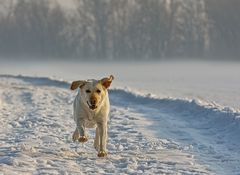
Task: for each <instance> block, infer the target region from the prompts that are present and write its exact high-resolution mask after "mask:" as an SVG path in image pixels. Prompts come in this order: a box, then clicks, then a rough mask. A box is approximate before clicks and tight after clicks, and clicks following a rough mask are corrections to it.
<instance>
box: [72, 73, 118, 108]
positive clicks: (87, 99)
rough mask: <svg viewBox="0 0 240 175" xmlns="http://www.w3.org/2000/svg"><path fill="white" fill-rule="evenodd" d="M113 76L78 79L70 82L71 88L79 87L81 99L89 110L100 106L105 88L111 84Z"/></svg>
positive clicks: (105, 91) (104, 95)
mask: <svg viewBox="0 0 240 175" xmlns="http://www.w3.org/2000/svg"><path fill="white" fill-rule="evenodd" d="M113 79H114V77H113V76H112V75H110V76H109V77H106V78H102V79H101V80H87V81H85V80H79V81H74V82H72V84H71V88H70V89H71V90H75V89H77V88H80V89H81V100H82V101H83V103H84V104H85V105H86V106H87V107H88V108H90V109H91V110H95V109H97V108H98V107H99V106H101V104H102V102H103V100H104V99H105V97H106V93H107V89H108V88H109V86H110V85H111V83H112V81H113Z"/></svg>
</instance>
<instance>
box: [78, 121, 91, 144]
mask: <svg viewBox="0 0 240 175" xmlns="http://www.w3.org/2000/svg"><path fill="white" fill-rule="evenodd" d="M77 130H78V132H79V134H80V137H79V139H78V141H79V142H87V141H88V138H87V134H86V130H85V126H84V119H81V118H79V119H78V120H77Z"/></svg>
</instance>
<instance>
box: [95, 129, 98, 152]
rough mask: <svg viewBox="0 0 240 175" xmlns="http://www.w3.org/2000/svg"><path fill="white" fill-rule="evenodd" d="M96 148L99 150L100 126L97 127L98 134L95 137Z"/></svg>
mask: <svg viewBox="0 0 240 175" xmlns="http://www.w3.org/2000/svg"><path fill="white" fill-rule="evenodd" d="M94 148H95V149H96V150H97V151H99V128H98V127H96V134H95V139H94Z"/></svg>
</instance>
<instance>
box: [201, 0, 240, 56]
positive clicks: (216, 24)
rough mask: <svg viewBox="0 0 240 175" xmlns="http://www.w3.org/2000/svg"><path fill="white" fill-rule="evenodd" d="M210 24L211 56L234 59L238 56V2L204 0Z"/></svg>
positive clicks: (239, 33)
mask: <svg viewBox="0 0 240 175" xmlns="http://www.w3.org/2000/svg"><path fill="white" fill-rule="evenodd" d="M205 3H206V7H207V8H206V12H207V15H208V17H209V21H210V22H211V30H210V42H211V43H210V52H211V56H215V57H222V58H228V57H232V58H236V59H239V56H240V32H239V31H240V18H239V16H240V1H239V0H228V1H226V0H205Z"/></svg>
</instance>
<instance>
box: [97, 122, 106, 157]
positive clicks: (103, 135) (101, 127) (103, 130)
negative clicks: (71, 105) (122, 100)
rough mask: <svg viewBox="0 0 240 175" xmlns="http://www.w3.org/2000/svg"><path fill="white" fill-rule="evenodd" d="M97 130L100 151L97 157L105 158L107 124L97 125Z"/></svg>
mask: <svg viewBox="0 0 240 175" xmlns="http://www.w3.org/2000/svg"><path fill="white" fill-rule="evenodd" d="M97 125H98V126H97V127H98V128H99V139H100V140H99V143H100V149H99V152H98V157H105V156H107V152H106V146H107V123H98V124H97Z"/></svg>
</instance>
